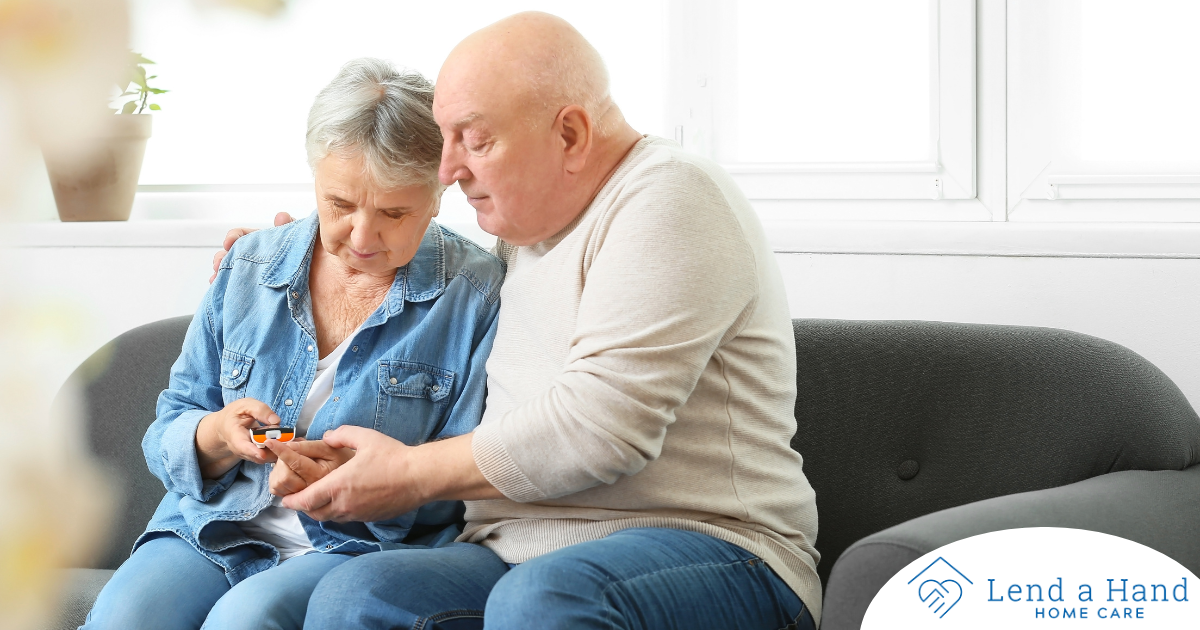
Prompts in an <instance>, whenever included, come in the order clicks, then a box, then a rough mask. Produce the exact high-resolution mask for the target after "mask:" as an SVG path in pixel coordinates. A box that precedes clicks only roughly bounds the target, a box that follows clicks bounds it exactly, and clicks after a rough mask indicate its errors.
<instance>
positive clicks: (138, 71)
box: [133, 66, 147, 90]
mask: <svg viewBox="0 0 1200 630" xmlns="http://www.w3.org/2000/svg"><path fill="white" fill-rule="evenodd" d="M133 82H134V83H136V84H138V85H140V86H141V87H142V89H143V90H144V89H146V87H147V86H146V69H145V68H143V67H141V66H134V67H133Z"/></svg>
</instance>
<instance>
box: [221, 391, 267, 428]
mask: <svg viewBox="0 0 1200 630" xmlns="http://www.w3.org/2000/svg"><path fill="white" fill-rule="evenodd" d="M230 407H232V408H233V411H234V412H235V413H236V414H237V422H238V423H239V424H241V425H242V426H245V427H250V426H254V425H255V424H261V425H270V424H279V422H280V420H279V416H278V415H277V414H276V413H275V412H274V411H272V410H271V406H270V405H268V404H267V403H265V402H262V401H261V400H255V399H253V398H241V399H239V400H238V401H236V402H234V403H233V404H232V405H230V406H229V407H226V408H227V409H228V408H230Z"/></svg>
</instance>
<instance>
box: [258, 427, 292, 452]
mask: <svg viewBox="0 0 1200 630" xmlns="http://www.w3.org/2000/svg"><path fill="white" fill-rule="evenodd" d="M294 437H296V429H294V428H292V427H281V426H279V425H278V424H268V425H267V426H265V427H258V428H256V429H250V439H251V440H254V445H255V446H257V447H258V448H267V440H279V441H280V442H291V441H292V438H294Z"/></svg>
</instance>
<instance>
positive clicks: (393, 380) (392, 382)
mask: <svg viewBox="0 0 1200 630" xmlns="http://www.w3.org/2000/svg"><path fill="white" fill-rule="evenodd" d="M388 382H389V383H391V384H392V385H395V384H396V383H399V382H400V381H397V380H396V377H395V376H393V377H392V378H389V379H388Z"/></svg>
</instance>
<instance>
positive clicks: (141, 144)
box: [43, 114, 151, 221]
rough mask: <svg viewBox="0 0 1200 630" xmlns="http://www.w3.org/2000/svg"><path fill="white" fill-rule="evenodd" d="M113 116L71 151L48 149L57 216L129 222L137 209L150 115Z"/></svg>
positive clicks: (47, 159) (44, 153)
mask: <svg viewBox="0 0 1200 630" xmlns="http://www.w3.org/2000/svg"><path fill="white" fill-rule="evenodd" d="M108 118H109V119H110V120H111V121H112V122H111V124H110V125H108V129H107V130H106V131H105V132H104V133H103V135H102V136H100V137H96V138H91V139H89V140H87V141H85V142H81V143H80V144H79V146H77V147H72V150H69V151H66V150H62V149H56V150H53V151H50V150H47V151H44V152H43V156H44V157H45V160H46V171H47V172H48V173H49V174H50V187H51V188H52V189H53V190H54V203H55V205H57V206H58V218H60V219H62V220H63V221H126V220H128V219H129V213H130V212H131V211H132V210H133V196H134V194H135V193H137V184H138V175H140V174H141V172H142V158H143V157H144V156H145V155H146V140H148V139H149V138H150V121H151V116H150V115H149V114H126V115H114V116H110V117H108Z"/></svg>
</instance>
